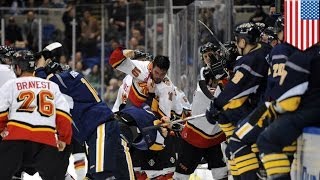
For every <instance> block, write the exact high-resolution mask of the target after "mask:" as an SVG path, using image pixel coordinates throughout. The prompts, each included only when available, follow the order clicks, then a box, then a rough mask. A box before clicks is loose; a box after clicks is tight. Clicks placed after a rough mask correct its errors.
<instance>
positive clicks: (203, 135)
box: [181, 85, 226, 148]
mask: <svg viewBox="0 0 320 180" xmlns="http://www.w3.org/2000/svg"><path fill="white" fill-rule="evenodd" d="M209 105H210V99H209V98H208V97H206V96H205V95H204V94H203V92H202V91H201V89H200V87H199V85H197V89H196V90H195V92H194V95H193V101H192V105H191V113H192V115H193V116H195V115H199V114H203V113H205V112H206V109H207V108H208V107H209ZM181 137H182V138H183V139H184V140H186V141H187V142H188V143H190V144H192V145H194V146H195V147H199V148H208V147H211V146H214V145H217V144H220V143H221V142H223V141H224V140H225V138H226V137H225V135H224V133H223V132H222V131H221V129H220V127H219V126H218V124H211V123H209V122H208V121H207V119H206V117H200V118H196V119H193V120H190V121H187V123H186V124H185V127H184V128H183V130H182V132H181Z"/></svg>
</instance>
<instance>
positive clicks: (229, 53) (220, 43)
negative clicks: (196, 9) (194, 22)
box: [198, 19, 230, 56]
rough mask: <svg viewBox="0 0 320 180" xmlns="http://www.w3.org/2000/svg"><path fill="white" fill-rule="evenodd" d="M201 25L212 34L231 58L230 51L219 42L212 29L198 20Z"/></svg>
mask: <svg viewBox="0 0 320 180" xmlns="http://www.w3.org/2000/svg"><path fill="white" fill-rule="evenodd" d="M198 21H199V23H200V24H202V25H203V26H204V27H205V28H206V29H207V30H208V31H209V32H210V34H211V35H212V36H213V38H214V39H215V40H216V41H217V42H218V43H219V45H220V46H221V47H222V49H223V50H224V51H225V53H226V54H227V55H228V56H229V55H230V52H229V51H228V49H227V48H226V47H225V46H224V45H223V44H222V43H221V42H220V41H219V39H218V37H217V36H216V35H215V34H214V33H213V32H212V31H211V29H210V28H209V27H208V26H207V25H206V24H205V23H204V22H202V21H201V20H200V19H198Z"/></svg>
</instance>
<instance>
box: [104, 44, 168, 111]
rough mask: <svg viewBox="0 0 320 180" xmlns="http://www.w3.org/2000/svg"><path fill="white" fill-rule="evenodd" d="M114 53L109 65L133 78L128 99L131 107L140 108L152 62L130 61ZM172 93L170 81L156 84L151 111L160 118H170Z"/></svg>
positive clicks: (119, 53) (149, 76)
mask: <svg viewBox="0 0 320 180" xmlns="http://www.w3.org/2000/svg"><path fill="white" fill-rule="evenodd" d="M115 51H117V52H113V54H114V55H113V57H110V61H109V63H110V64H111V65H112V67H113V68H115V69H117V70H120V71H122V72H123V73H126V74H128V75H131V76H132V77H133V80H132V85H131V87H130V91H129V95H128V99H129V100H130V102H131V103H132V104H133V105H135V106H137V107H141V105H142V104H143V103H144V102H145V101H146V100H147V97H148V87H147V82H148V79H149V78H151V70H152V62H150V61H139V60H131V59H130V58H126V57H124V56H123V54H122V52H120V50H118V49H117V50H115ZM116 56H119V57H116ZM173 93H174V88H173V84H172V83H171V81H170V80H167V81H166V82H161V83H159V84H156V86H155V95H156V98H155V99H156V100H157V102H155V103H153V105H152V107H151V108H152V110H153V111H154V112H157V113H159V114H160V116H168V117H170V112H171V103H172V98H173Z"/></svg>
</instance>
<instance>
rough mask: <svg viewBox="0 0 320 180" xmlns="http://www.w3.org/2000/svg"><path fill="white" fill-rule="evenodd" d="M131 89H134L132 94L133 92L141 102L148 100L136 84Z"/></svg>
mask: <svg viewBox="0 0 320 180" xmlns="http://www.w3.org/2000/svg"><path fill="white" fill-rule="evenodd" d="M131 87H132V88H131V89H130V92H131V91H132V92H133V93H134V94H135V96H136V97H137V98H138V99H140V100H141V101H145V100H147V97H146V96H145V95H143V94H141V93H140V92H139V91H138V90H137V88H136V86H135V85H134V83H133V84H132V86H131Z"/></svg>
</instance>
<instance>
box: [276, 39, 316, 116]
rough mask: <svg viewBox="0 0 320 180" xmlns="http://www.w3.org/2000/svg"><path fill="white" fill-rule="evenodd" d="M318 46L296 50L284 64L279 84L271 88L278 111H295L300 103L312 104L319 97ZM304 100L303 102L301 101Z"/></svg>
mask: <svg viewBox="0 0 320 180" xmlns="http://www.w3.org/2000/svg"><path fill="white" fill-rule="evenodd" d="M319 53H320V46H319V45H315V46H313V47H311V48H309V49H307V50H306V51H300V50H296V51H295V52H294V53H293V54H292V55H291V56H290V57H289V59H288V61H287V62H286V64H285V68H284V72H283V73H282V75H281V78H280V81H279V86H276V87H274V88H273V90H272V91H273V92H272V93H273V94H274V95H275V96H276V97H278V98H277V100H276V102H277V103H276V105H275V110H276V111H277V112H279V113H284V112H292V111H295V110H296V109H297V108H298V107H299V105H300V104H303V105H304V106H307V105H308V104H310V103H311V104H313V102H314V101H315V99H314V98H315V97H316V98H319V96H320V93H319V89H320V88H319V87H320V86H319V77H318V76H319V69H318V68H319V65H320V64H319V63H318V62H319V61H320V54H319ZM301 101H304V102H301Z"/></svg>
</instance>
